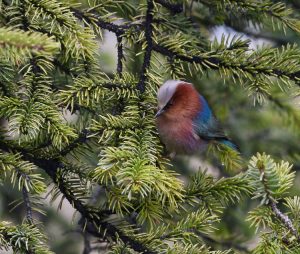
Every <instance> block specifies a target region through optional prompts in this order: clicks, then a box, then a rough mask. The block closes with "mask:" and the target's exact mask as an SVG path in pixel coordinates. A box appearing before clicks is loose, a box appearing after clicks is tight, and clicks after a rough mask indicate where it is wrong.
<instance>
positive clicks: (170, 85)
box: [157, 80, 183, 109]
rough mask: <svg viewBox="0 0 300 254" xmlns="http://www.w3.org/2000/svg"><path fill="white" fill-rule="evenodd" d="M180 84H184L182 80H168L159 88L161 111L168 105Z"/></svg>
mask: <svg viewBox="0 0 300 254" xmlns="http://www.w3.org/2000/svg"><path fill="white" fill-rule="evenodd" d="M180 83H183V82H182V81H180V80H168V81H166V82H165V83H164V84H163V85H162V86H161V87H160V88H159V90H158V93H157V99H158V107H159V109H162V108H164V107H165V106H166V105H167V103H168V102H169V100H170V99H171V98H172V96H173V94H174V93H175V90H176V88H177V86H178V85H179V84H180Z"/></svg>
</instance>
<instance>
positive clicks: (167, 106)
mask: <svg viewBox="0 0 300 254" xmlns="http://www.w3.org/2000/svg"><path fill="white" fill-rule="evenodd" d="M157 100H158V111H157V113H156V115H155V117H156V118H159V117H167V118H168V119H174V120H176V119H178V118H180V117H192V116H194V115H195V112H196V113H197V111H198V110H199V109H200V101H199V94H198V92H197V90H196V89H195V88H194V86H193V84H191V83H187V82H185V81H180V80H168V81H166V82H165V83H164V84H163V85H162V86H161V87H160V88H159V90H158V94H157Z"/></svg>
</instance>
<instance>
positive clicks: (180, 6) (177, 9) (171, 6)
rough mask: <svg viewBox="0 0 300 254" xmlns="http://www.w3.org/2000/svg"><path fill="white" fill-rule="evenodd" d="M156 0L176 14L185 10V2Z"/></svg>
mask: <svg viewBox="0 0 300 254" xmlns="http://www.w3.org/2000/svg"><path fill="white" fill-rule="evenodd" d="M155 2H157V3H159V4H161V5H162V6H163V7H165V8H167V9H168V10H170V11H171V12H172V13H174V14H176V13H181V12H183V4H172V3H170V2H168V1H165V0H155Z"/></svg>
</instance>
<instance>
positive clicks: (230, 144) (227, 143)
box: [219, 138, 240, 152]
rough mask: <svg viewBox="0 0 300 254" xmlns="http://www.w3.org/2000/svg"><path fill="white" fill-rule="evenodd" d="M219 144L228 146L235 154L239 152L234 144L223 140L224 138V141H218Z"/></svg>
mask: <svg viewBox="0 0 300 254" xmlns="http://www.w3.org/2000/svg"><path fill="white" fill-rule="evenodd" d="M219 142H220V143H221V144H224V145H226V146H228V147H230V148H232V149H234V150H236V151H237V152H239V151H240V150H239V148H238V146H237V145H236V144H234V143H232V142H231V141H230V140H229V139H225V138H224V139H220V140H219Z"/></svg>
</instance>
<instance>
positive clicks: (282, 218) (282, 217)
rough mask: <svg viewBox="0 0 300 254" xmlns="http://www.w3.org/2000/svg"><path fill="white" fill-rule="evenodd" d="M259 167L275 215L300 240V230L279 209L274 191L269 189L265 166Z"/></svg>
mask: <svg viewBox="0 0 300 254" xmlns="http://www.w3.org/2000/svg"><path fill="white" fill-rule="evenodd" d="M258 168H259V170H260V172H261V174H262V179H261V181H262V184H263V186H264V189H265V192H266V195H267V198H268V200H269V205H270V206H271V209H272V211H273V213H274V215H275V216H276V217H277V218H278V219H279V220H280V221H281V222H282V223H283V224H284V226H285V227H286V228H287V229H288V230H290V231H291V233H292V234H293V235H294V236H295V237H296V239H297V241H298V242H300V237H299V234H298V231H297V230H296V229H295V227H294V226H293V223H292V221H291V219H290V218H289V217H288V216H287V215H285V214H284V213H282V212H281V211H280V210H279V209H278V207H277V205H276V202H275V200H274V198H273V197H272V193H271V192H270V190H269V189H268V185H267V179H266V175H265V166H264V165H263V164H262V165H259V167H258Z"/></svg>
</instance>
